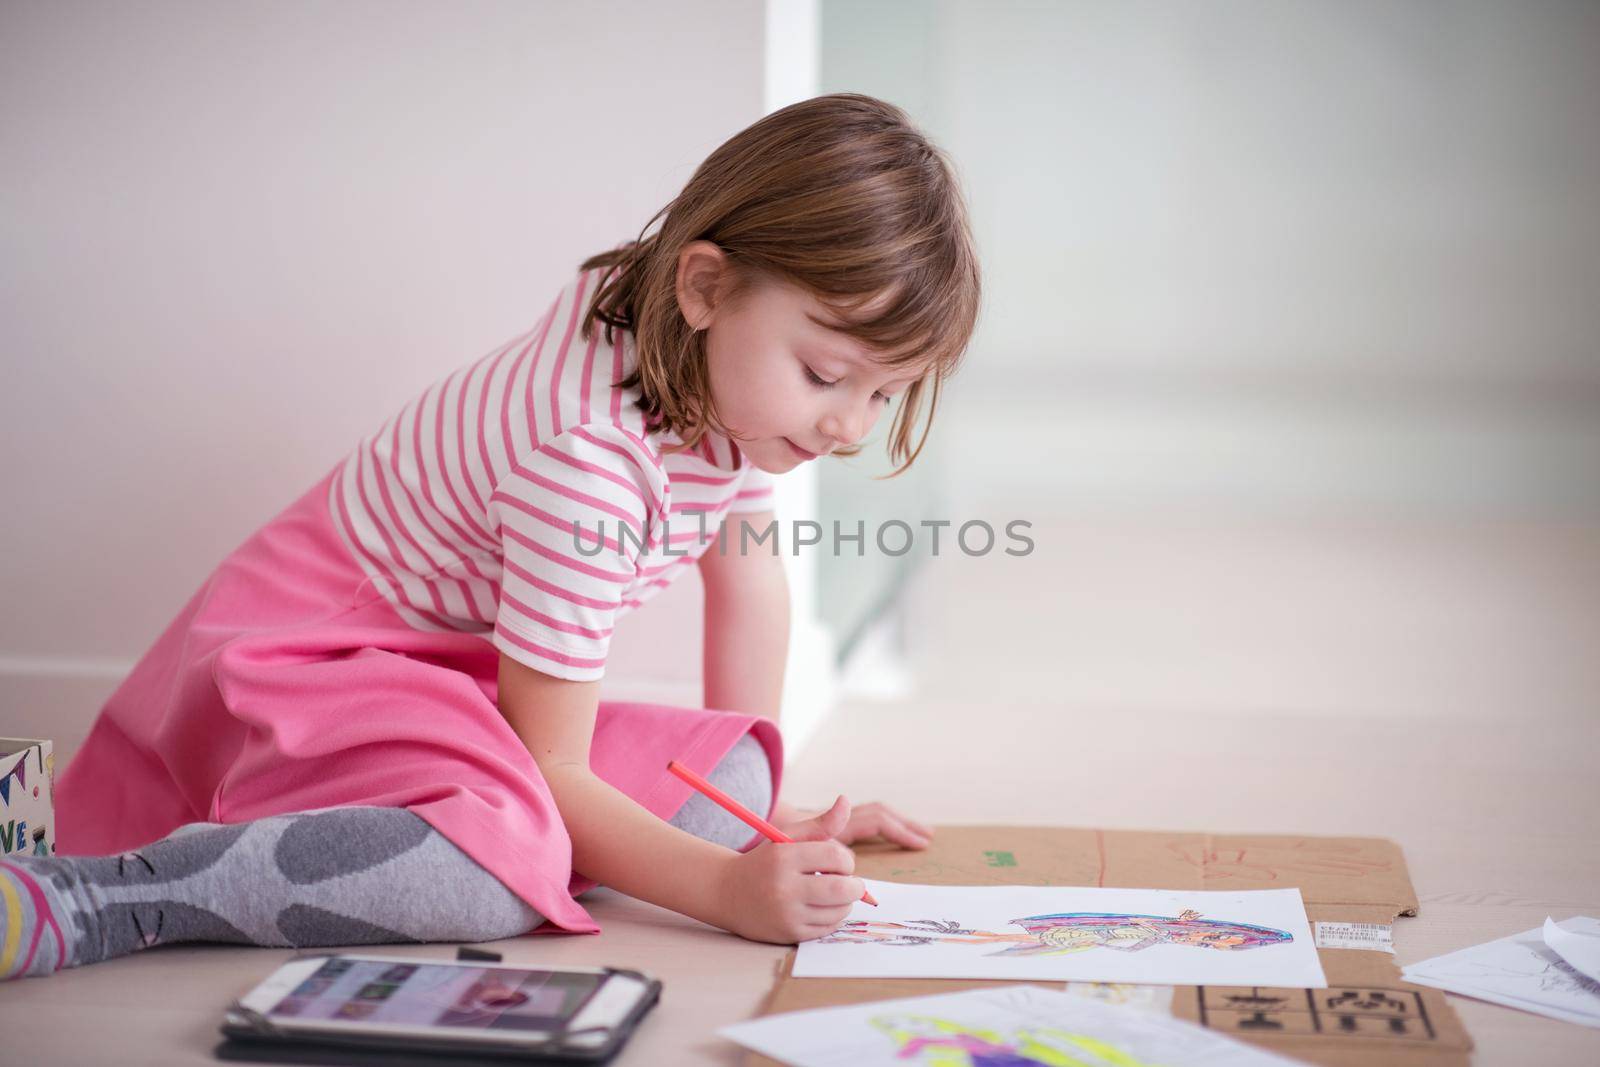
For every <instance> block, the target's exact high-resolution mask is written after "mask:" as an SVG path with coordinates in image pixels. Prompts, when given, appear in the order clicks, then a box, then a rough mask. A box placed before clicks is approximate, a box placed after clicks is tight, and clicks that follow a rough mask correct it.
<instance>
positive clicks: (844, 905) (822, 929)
mask: <svg viewBox="0 0 1600 1067" xmlns="http://www.w3.org/2000/svg"><path fill="white" fill-rule="evenodd" d="M499 674H500V693H499V704H500V713H501V714H502V715H504V716H505V717H506V721H507V722H508V723H510V725H511V728H512V729H513V730H514V731H515V732H516V734H517V736H518V737H519V738H521V739H522V743H523V744H524V745H526V746H527V748H528V752H529V753H530V754H531V755H532V756H533V759H534V762H535V763H537V764H538V765H539V771H540V773H541V774H542V775H543V776H544V780H545V782H546V783H547V784H548V785H549V786H550V792H551V794H552V795H553V796H554V797H555V802H556V807H557V809H558V810H559V811H560V813H561V821H562V823H563V824H564V825H565V826H566V828H567V836H568V837H570V838H571V840H572V866H573V869H574V870H576V871H579V872H580V873H582V874H584V875H586V876H587V877H589V878H592V879H594V880H595V881H596V882H599V883H600V884H602V885H606V886H610V887H611V888H613V889H616V890H619V891H621V892H623V893H626V894H628V895H629V896H632V897H638V898H639V899H640V900H648V901H650V902H651V903H652V904H659V905H661V906H662V907H664V908H670V909H672V910H673V911H676V912H678V913H679V914H682V915H688V916H690V917H691V918H695V919H699V920H700V921H701V922H705V923H710V924H711V925H713V926H720V927H722V928H723V929H724V930H730V931H732V932H734V933H736V934H740V935H742V936H744V937H748V938H751V939H753V940H757V941H770V942H773V943H776V944H791V945H792V944H794V943H796V942H797V941H802V940H806V939H808V938H813V937H821V936H822V935H824V934H827V933H831V932H832V931H833V930H834V929H836V928H837V927H838V925H839V923H840V922H842V921H843V920H844V917H845V916H846V915H848V914H849V913H850V909H851V907H852V906H853V902H854V901H856V900H858V899H860V897H861V894H862V892H863V890H864V888H865V887H864V886H863V885H862V882H861V880H860V879H859V878H852V877H850V873H851V871H853V870H854V869H855V856H854V855H853V854H852V853H851V851H850V850H849V849H848V848H846V847H845V846H844V845H842V844H841V843H839V842H838V841H835V840H832V836H833V831H834V830H835V829H837V827H836V826H834V825H832V824H829V825H827V826H824V827H823V828H822V830H821V831H820V832H819V834H818V836H817V838H816V839H812V840H805V841H801V842H799V843H795V844H784V845H775V844H773V843H772V842H769V841H763V842H762V843H761V844H759V845H757V846H756V847H755V848H754V849H752V850H751V851H749V852H743V853H741V852H735V851H734V850H732V849H729V848H723V847H722V846H721V845H715V844H712V843H711V842H710V841H705V840H702V839H700V838H698V837H696V836H694V835H693V834H690V833H686V832H684V831H683V830H680V829H678V828H677V827H676V826H673V825H672V824H671V823H670V822H667V821H666V820H664V819H658V818H656V817H655V816H654V815H652V814H651V813H650V812H648V811H646V810H645V809H644V808H643V807H641V806H640V805H639V804H637V803H635V802H634V800H633V798H631V797H629V796H627V795H626V794H624V793H622V792H621V791H620V790H618V789H617V788H616V787H614V786H613V785H611V784H610V783H609V782H606V781H604V780H603V779H601V778H600V777H599V776H597V775H596V774H595V773H594V772H593V771H592V770H591V769H590V767H589V745H590V740H591V738H592V737H593V736H594V723H595V715H596V712H597V711H598V709H599V704H600V689H599V683H598V682H572V681H566V680H564V679H561V678H555V677H552V676H550V675H547V674H544V673H542V672H540V671H536V670H534V669H533V668H531V667H528V666H525V665H523V664H521V663H518V662H517V661H516V660H514V659H511V658H510V657H509V656H506V655H505V654H503V653H502V654H501V656H500V671H499ZM835 821H836V822H842V821H843V820H842V818H840V819H836V820H835ZM816 872H821V873H820V874H818V873H816Z"/></svg>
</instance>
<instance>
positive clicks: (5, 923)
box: [0, 862, 69, 981]
mask: <svg viewBox="0 0 1600 1067" xmlns="http://www.w3.org/2000/svg"><path fill="white" fill-rule="evenodd" d="M46 884H48V880H46ZM68 955H69V953H68V950H67V943H66V940H65V938H63V937H62V934H61V925H60V924H59V923H58V922H56V909H55V908H53V907H52V902H51V900H50V891H49V890H48V889H47V888H46V887H45V885H41V884H40V882H39V880H38V879H36V878H34V877H33V876H32V875H31V874H29V873H28V872H27V871H25V870H23V869H22V867H21V865H19V864H15V863H7V862H0V981H4V980H5V979H7V978H20V977H24V976H27V975H46V974H54V973H55V972H56V971H58V970H60V969H61V967H62V966H63V965H64V963H65V961H66V958H67V956H68Z"/></svg>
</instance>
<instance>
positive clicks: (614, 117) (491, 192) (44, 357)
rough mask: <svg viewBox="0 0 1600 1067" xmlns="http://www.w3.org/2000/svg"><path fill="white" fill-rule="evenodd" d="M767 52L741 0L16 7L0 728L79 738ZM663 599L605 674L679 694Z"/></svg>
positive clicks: (618, 209)
mask: <svg viewBox="0 0 1600 1067" xmlns="http://www.w3.org/2000/svg"><path fill="white" fill-rule="evenodd" d="M765 55H766V50H765V12H764V10H763V8H762V6H761V5H759V4H750V3H745V2H742V0H682V2H677V3H674V4H672V5H660V4H653V3H649V2H645V0H630V2H623V0H612V2H601V3H593V2H586V3H583V4H568V3H553V2H552V3H528V2H482V0H477V2H469V3H456V2H452V3H395V2H360V0H341V2H339V3H322V2H316V3H311V2H272V3H267V2H255V3H230V4H214V3H209V2H163V3H144V4H137V5H134V4H124V3H116V2H110V3H88V2H77V3H72V4H13V5H8V6H7V7H6V9H5V11H4V14H3V15H0V159H4V160H5V166H4V167H3V168H0V182H3V183H4V194H3V197H0V212H3V216H0V219H3V224H0V234H3V236H0V241H3V248H0V271H3V275H0V352H3V353H4V360H5V379H6V388H5V390H4V392H3V393H0V448H3V450H4V454H5V456H6V457H7V460H8V462H7V464H6V466H5V471H4V473H3V474H0V478H3V479H4V483H3V488H4V499H5V500H6V502H7V507H6V508H5V512H4V519H3V520H0V522H3V523H4V527H3V535H0V543H3V545H4V549H5V551H4V560H3V562H0V568H3V580H4V586H3V588H4V589H5V593H6V608H7V610H6V611H5V612H3V613H0V708H4V709H5V710H4V711H0V734H4V733H40V732H43V733H46V734H47V735H49V736H53V737H55V738H57V739H58V742H59V744H58V751H59V750H61V749H62V748H70V747H71V746H72V745H74V744H75V743H76V738H77V737H79V736H81V733H82V732H83V731H84V730H86V729H87V726H88V723H89V721H90V720H91V719H92V717H93V714H94V712H95V711H96V710H97V707H98V700H99V699H100V698H101V697H103V695H104V694H105V693H106V692H108V691H109V690H110V688H111V687H112V686H113V685H114V684H115V682H116V681H117V680H118V679H119V678H120V677H121V676H122V675H123V674H124V673H125V672H126V670H127V669H128V667H129V666H131V664H132V662H133V660H134V659H135V658H136V657H137V656H138V655H139V654H140V653H141V652H142V651H143V650H144V649H145V648H146V647H147V646H148V644H149V643H150V641H152V640H153V639H154V637H155V636H156V634H157V633H159V631H160V630H161V628H162V627H164V626H165V625H166V623H167V621H168V620H169V619H170V618H171V617H172V615H173V614H174V613H175V612H176V611H177V610H178V609H179V608H180V607H181V606H182V604H183V603H184V602H185V600H186V599H187V598H188V597H189V595H190V594H191V592H192V591H193V590H194V589H195V587H196V586H197V585H198V584H199V583H200V582H201V581H202V580H204V578H205V577H206V575H207V574H208V573H209V572H210V570H211V569H212V568H213V567H214V566H215V565H216V563H217V562H218V561H220V560H221V558H222V557H223V556H224V555H226V554H227V553H228V552H229V551H230V550H231V549H232V548H233V547H234V546H235V545H237V544H238V543H239V542H240V541H242V540H243V539H244V538H245V537H247V536H248V535H249V534H250V533H251V532H252V531H253V530H254V529H255V528H256V527H257V526H259V525H260V524H261V523H262V522H264V521H265V520H267V519H268V518H270V517H271V516H272V515H273V514H275V513H276V512H277V511H278V510H280V509H281V508H283V507H284V506H286V505H287V504H288V503H289V502H290V501H291V500H293V499H294V498H295V497H297V496H298V495H299V494H300V493H301V492H303V491H304V490H305V489H306V488H307V487H309V486H310V485H311V484H312V483H313V482H314V481H315V480H316V479H317V478H319V477H320V476H321V475H322V474H323V473H325V472H326V471H327V470H328V469H329V468H330V467H332V466H333V464H334V463H335V462H337V461H338V460H339V459H340V458H342V457H343V456H344V455H345V454H346V453H347V452H348V450H349V449H350V448H352V447H353V446H354V444H355V442H356V441H357V440H358V439H359V438H360V437H361V436H362V435H364V434H365V433H367V432H369V431H370V430H371V429H372V428H373V427H375V426H376V425H378V424H379V423H380V422H381V421H382V420H383V419H384V418H386V417H387V416H388V415H389V414H390V413H391V412H392V411H393V410H394V409H396V408H397V407H398V406H399V405H400V404H401V403H403V402H404V401H406V400H407V399H409V398H410V397H411V396H412V395H414V394H415V393H416V392H418V391H420V390H421V389H422V388H423V387H424V386H426V385H427V384H429V383H431V382H433V381H435V380H436V379H438V378H439V377H441V376H443V375H444V374H446V373H448V372H449V371H451V370H452V369H454V368H455V367H457V366H459V365H460V364H463V363H465V362H468V361H470V360H473V359H475V358H477V357H478V356H479V355H481V354H483V353H484V352H486V351H488V350H489V349H491V348H492V347H494V346H495V345H496V344H498V343H499V342H501V341H503V340H504V339H505V338H507V337H510V336H513V335H515V334H516V333H519V332H521V331H522V330H524V329H526V328H527V326H528V325H529V324H530V323H531V322H532V321H533V320H534V319H535V318H536V317H537V315H538V314H539V313H540V312H541V311H542V310H543V308H544V307H545V305H546V304H547V303H548V301H549V300H550V299H551V297H552V295H553V294H554V292H555V291H556V289H557V288H559V286H560V285H561V284H562V283H564V281H565V279H566V278H567V277H568V275H569V274H570V273H571V272H572V271H573V270H575V269H576V267H577V264H578V262H579V261H580V260H581V259H582V258H584V257H585V256H587V255H589V254H591V253H592V252H595V251H598V250H601V249H603V248H606V247H610V246H611V245H612V244H614V243H615V242H617V241H619V240H621V239H623V238H626V237H630V236H633V235H635V234H636V233H637V232H638V230H639V228H640V227H641V226H642V225H643V224H644V222H645V220H646V219H647V218H649V216H650V215H651V214H653V213H654V212H655V211H656V210H657V209H658V208H659V207H660V206H662V205H663V204H664V203H666V202H667V201H668V200H669V199H670V198H671V197H672V196H673V195H674V194H676V192H677V191H678V190H679V189H680V188H681V187H682V184H683V182H684V181H685V180H687V178H688V177H689V174H690V173H691V172H692V170H693V168H694V167H695V166H696V165H697V164H698V163H699V162H700V161H701V160H702V159H703V158H704V157H705V155H706V154H707V153H708V152H709V151H710V150H711V149H712V148H714V147H715V146H716V145H717V144H718V143H720V142H721V141H722V140H724V139H725V138H726V137H728V136H729V135H731V134H732V133H734V132H736V131H737V130H739V129H740V128H742V127H744V126H746V125H748V124H749V123H750V122H753V121H754V120H755V119H757V118H758V117H759V116H760V115H761V114H762V112H763V109H764V107H765V105H766V99H765V93H766V91H767V73H766V67H765V62H766V61H765ZM670 596H671V599H667V600H665V602H664V603H662V604H659V605H657V604H653V605H652V611H651V612H641V613H640V614H639V615H638V616H637V621H634V620H628V621H625V622H624V624H623V626H621V627H619V631H618V636H617V639H616V656H615V659H614V661H613V666H612V675H613V676H620V677H621V678H624V679H625V678H628V677H633V678H635V679H638V678H641V677H642V678H648V679H650V680H651V681H652V682H654V683H660V684H662V685H665V686H667V687H668V688H670V687H671V686H672V685H678V686H680V687H689V688H691V689H692V690H693V692H694V696H696V697H697V696H698V683H697V679H698V655H697V650H698V647H699V625H700V623H699V613H698V612H699V608H698V597H697V596H695V595H694V590H692V589H675V590H673V591H672V593H671V594H670ZM647 616H648V619H647ZM650 620H658V621H650ZM641 627H650V628H651V629H650V630H649V631H648V632H647V633H642V634H641V633H640V632H639V631H640V628H641ZM684 663H690V664H692V666H691V667H689V668H688V670H689V671H690V674H688V675H675V676H667V674H670V672H672V671H675V670H679V669H680V668H681V666H682V665H683V664H684ZM663 672H667V674H664V673H663Z"/></svg>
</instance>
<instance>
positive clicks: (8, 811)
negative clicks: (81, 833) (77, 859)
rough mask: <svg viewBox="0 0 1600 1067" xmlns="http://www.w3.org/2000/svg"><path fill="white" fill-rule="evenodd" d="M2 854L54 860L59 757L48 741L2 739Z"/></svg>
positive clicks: (0, 750) (0, 772) (0, 766)
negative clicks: (53, 801) (55, 799)
mask: <svg viewBox="0 0 1600 1067" xmlns="http://www.w3.org/2000/svg"><path fill="white" fill-rule="evenodd" d="M0 775H3V777H0V853H6V854H11V853H18V854H21V855H26V856H53V855H55V851H56V820H55V818H54V808H53V806H52V804H51V797H52V795H53V793H54V791H55V790H54V786H55V777H56V757H55V753H54V752H53V751H52V750H51V743H50V742H49V741H35V740H31V739H29V738H21V737H0Z"/></svg>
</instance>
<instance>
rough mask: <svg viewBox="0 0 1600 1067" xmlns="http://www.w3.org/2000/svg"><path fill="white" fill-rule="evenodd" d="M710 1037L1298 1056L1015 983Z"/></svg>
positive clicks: (926, 1057) (1275, 1061)
mask: <svg viewBox="0 0 1600 1067" xmlns="http://www.w3.org/2000/svg"><path fill="white" fill-rule="evenodd" d="M717 1033H719V1034H720V1035H722V1036H723V1037H726V1038H728V1039H730V1040H732V1041H737V1042H738V1043H739V1044H741V1045H743V1046H745V1047H746V1048H750V1049H754V1050H755V1051H757V1052H760V1053H762V1054H763V1055H766V1056H771V1057H772V1058H773V1059H776V1060H781V1061H782V1062H784V1063H788V1064H793V1065H794V1067H908V1065H916V1064H925V1065H930V1067H931V1065H934V1064H941V1065H942V1064H952V1063H964V1062H985V1060H980V1059H979V1056H980V1055H983V1056H986V1057H987V1062H1005V1063H1040V1064H1063V1063H1074V1064H1082V1065H1084V1067H1149V1065H1153V1064H1160V1065H1162V1067H1223V1065H1228V1067H1287V1065H1289V1064H1294V1063H1297V1062H1298V1061H1296V1060H1290V1059H1286V1058H1284V1057H1282V1056H1278V1055H1275V1054H1273V1053H1270V1052H1267V1051H1265V1050H1263V1049H1259V1048H1255V1047H1253V1046H1251V1045H1247V1044H1245V1043H1244V1042H1242V1041H1236V1040H1234V1039H1233V1038H1230V1037H1224V1036H1223V1035H1221V1034H1217V1033H1213V1032H1212V1031H1210V1030H1206V1029H1204V1028H1202V1027H1199V1026H1195V1025H1194V1024H1192V1023H1187V1022H1182V1021H1180V1020H1177V1019H1173V1018H1171V1017H1169V1016H1166V1015H1161V1014H1159V1013H1155V1012H1150V1011H1141V1010H1139V1009H1137V1008H1130V1007H1123V1006H1121V1005H1117V1004H1108V1003H1105V1002H1104V1001H1099V1000H1094V999H1091V998H1088V997H1079V996H1074V995H1072V994H1070V993H1061V992H1056V991H1055V990H1050V989H1040V988H1038V987H1037V986H1019V985H1008V986H999V987H996V988H993V989H973V990H966V991H964V992H960V993H941V994H938V995H935V996H928V997H906V998H903V999H898V1000H879V1001H873V1002H871V1003H867V1004H852V1005H849V1006H847V1007H842V1008H817V1009H813V1010H810V1011H795V1012H787V1013H785V1014H782V1015H768V1016H765V1017H764V1018H760V1019H753V1020H751V1021H749V1022H743V1023H735V1024H734V1025H732V1026H725V1027H723V1028H722V1029H721V1030H718V1031H717ZM963 1054H965V1058H964V1057H963Z"/></svg>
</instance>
